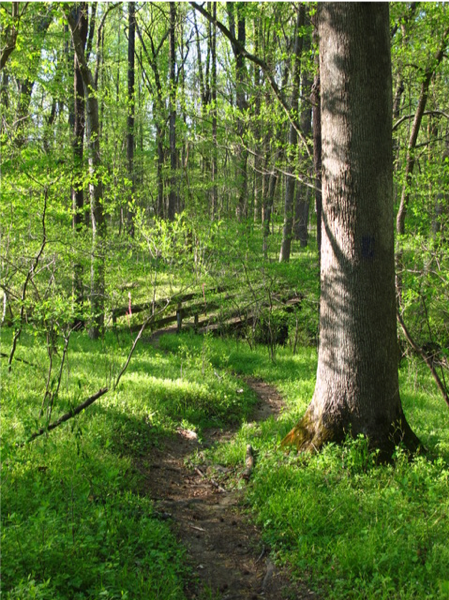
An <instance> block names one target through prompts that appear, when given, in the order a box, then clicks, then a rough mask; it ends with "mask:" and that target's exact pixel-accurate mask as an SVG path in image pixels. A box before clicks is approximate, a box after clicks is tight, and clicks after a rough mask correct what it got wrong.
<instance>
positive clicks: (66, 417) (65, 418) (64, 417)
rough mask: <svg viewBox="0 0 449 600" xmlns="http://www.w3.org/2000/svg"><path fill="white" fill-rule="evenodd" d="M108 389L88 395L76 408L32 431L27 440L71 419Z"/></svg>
mask: <svg viewBox="0 0 449 600" xmlns="http://www.w3.org/2000/svg"><path fill="white" fill-rule="evenodd" d="M108 391H109V388H101V390H98V392H97V393H96V394H94V395H93V396H90V397H89V398H87V400H85V401H84V402H82V403H81V404H78V406H77V407H76V408H74V409H73V410H71V411H69V412H67V413H65V414H64V415H62V417H60V418H59V419H58V420H57V421H55V422H54V423H50V425H48V427H42V428H41V429H39V431H36V432H35V433H33V434H32V435H31V436H30V437H29V438H28V440H27V442H28V443H29V442H32V441H33V440H35V439H36V438H37V437H39V436H41V435H43V434H44V433H46V432H47V431H51V430H52V429H55V428H56V427H59V425H61V424H62V423H65V422H66V421H68V420H69V419H72V418H73V417H75V416H76V415H78V414H79V413H80V412H82V411H83V410H84V409H85V408H87V407H88V406H90V405H91V404H93V403H94V402H95V400H98V398H101V396H104V394H106V392H108Z"/></svg>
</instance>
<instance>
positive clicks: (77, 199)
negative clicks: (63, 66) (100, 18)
mask: <svg viewBox="0 0 449 600" xmlns="http://www.w3.org/2000/svg"><path fill="white" fill-rule="evenodd" d="M73 16H74V19H75V20H76V22H77V27H78V29H79V32H80V38H81V44H82V46H83V48H85V46H86V40H87V4H86V3H85V2H80V3H79V4H77V5H76V7H75V8H74V15H73ZM73 91H74V101H73V141H72V149H73V162H74V165H73V173H74V179H75V180H74V182H73V184H72V227H73V231H74V232H75V234H77V233H79V232H80V230H81V229H82V226H83V222H84V189H83V185H82V183H81V181H82V168H83V157H84V125H85V123H84V121H85V99H84V85H83V78H82V76H81V71H80V68H79V63H78V59H77V57H76V54H75V55H74V56H73ZM73 297H74V299H75V305H76V306H77V307H78V308H80V309H81V307H82V304H83V301H84V290H83V268H82V265H81V264H79V263H76V264H74V265H73ZM75 324H76V325H78V326H79V327H81V326H84V320H83V318H82V317H81V316H77V317H76V322H75Z"/></svg>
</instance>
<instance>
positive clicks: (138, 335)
mask: <svg viewBox="0 0 449 600" xmlns="http://www.w3.org/2000/svg"><path fill="white" fill-rule="evenodd" d="M169 304H170V300H167V302H166V304H165V306H164V307H163V308H161V310H160V311H159V312H157V313H154V315H150V316H149V317H148V318H147V319H145V321H144V322H143V325H142V327H141V328H140V331H139V333H138V334H137V335H136V339H135V340H134V342H133V345H132V347H131V350H130V351H129V354H128V358H127V359H126V362H125V364H124V365H123V367H122V369H121V371H120V373H119V374H118V375H117V379H116V380H115V383H114V390H115V389H116V387H117V386H118V384H119V381H120V379H121V377H122V375H123V374H124V372H125V371H126V369H127V368H128V365H129V362H130V360H131V357H132V355H133V353H134V350H135V348H136V346H137V342H138V341H139V340H140V338H141V336H142V333H143V332H144V331H145V328H146V327H147V325H148V323H150V321H154V319H155V318H156V317H157V316H158V315H160V314H161V313H162V312H164V310H165V309H166V308H167V306H168V305H169Z"/></svg>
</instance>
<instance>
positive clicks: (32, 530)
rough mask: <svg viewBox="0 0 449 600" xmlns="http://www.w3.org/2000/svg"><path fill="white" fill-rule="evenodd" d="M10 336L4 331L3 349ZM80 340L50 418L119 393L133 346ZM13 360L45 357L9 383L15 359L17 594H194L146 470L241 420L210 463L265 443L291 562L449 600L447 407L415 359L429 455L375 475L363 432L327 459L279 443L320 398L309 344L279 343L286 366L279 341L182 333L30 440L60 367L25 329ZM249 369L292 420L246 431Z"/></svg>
mask: <svg viewBox="0 0 449 600" xmlns="http://www.w3.org/2000/svg"><path fill="white" fill-rule="evenodd" d="M9 343H10V333H9V331H8V330H3V332H2V349H4V350H6V349H7V348H8V347H9ZM70 344H71V347H70V354H69V359H68V363H67V368H66V370H65V371H64V376H63V379H62V382H61V388H60V392H59V396H58V398H57V404H56V405H55V407H54V409H53V412H54V417H53V418H57V416H59V414H61V413H63V412H66V411H67V410H69V409H70V407H71V406H75V405H77V404H78V403H79V402H80V401H82V400H83V399H84V398H85V397H87V396H89V395H90V394H92V393H93V392H95V391H96V390H97V389H99V388H100V387H102V386H104V385H110V384H111V382H112V381H113V380H114V379H115V376H116V374H117V372H118V371H119V369H120V366H121V364H123V361H124V360H125V358H126V355H127V351H128V349H129V347H130V344H131V336H130V335H129V334H128V333H126V332H121V333H119V334H118V336H117V335H113V334H112V333H110V334H107V335H106V337H105V338H104V340H103V341H101V342H96V343H93V342H91V341H89V340H88V339H87V336H86V335H84V334H73V337H72V339H71V342H70ZM16 357H17V358H18V359H23V360H26V361H28V363H32V364H27V363H25V362H22V361H20V360H15V361H14V364H13V369H12V372H11V373H8V372H7V368H6V360H2V364H1V369H2V371H1V377H2V379H1V384H2V415H1V419H2V438H3V439H2V447H3V471H2V534H1V535H2V551H3V561H2V563H3V564H2V571H3V572H2V589H3V592H4V593H5V597H6V598H8V599H12V598H23V599H25V598H45V599H47V598H61V599H62V598H79V599H81V598H111V599H112V598H126V597H128V598H136V599H138V598H142V599H143V598H150V599H153V598H161V599H162V598H164V599H165V598H173V599H179V600H182V599H183V598H184V597H185V596H184V593H185V592H184V590H185V584H186V582H187V581H188V580H189V579H190V578H191V573H190V571H189V568H188V567H187V566H186V565H187V562H186V560H185V558H186V557H185V554H184V552H183V550H182V548H181V547H180V545H179V544H178V543H177V541H176V539H175V538H174V537H173V534H172V533H171V531H170V528H169V526H168V525H167V523H166V522H165V521H161V520H160V519H159V518H158V513H157V511H155V509H154V507H153V505H152V503H151V501H150V500H149V499H148V498H147V497H145V494H144V493H143V491H142V485H141V481H140V478H139V474H138V473H137V472H136V471H135V469H134V468H133V459H135V458H136V457H139V456H144V455H145V454H146V453H147V452H148V451H149V450H150V449H151V448H153V447H154V446H155V445H158V444H159V443H160V441H161V440H162V438H163V437H164V436H167V435H171V434H172V433H173V432H174V431H175V430H176V429H177V428H178V427H182V428H185V429H190V430H195V431H196V432H197V434H198V436H199V437H200V439H201V435H202V432H203V431H204V429H205V428H207V427H216V428H219V427H222V426H225V425H227V424H230V423H234V424H236V425H237V426H238V427H239V428H238V431H237V433H236V436H235V438H234V439H233V441H231V442H229V441H227V442H226V443H225V444H221V445H217V446H215V447H213V448H212V449H210V450H208V451H207V452H206V453H205V456H206V459H207V460H210V461H211V462H213V463H214V464H221V465H224V466H235V465H237V464H241V462H242V457H244V454H245V449H246V445H247V444H248V443H250V444H251V445H252V446H253V448H254V451H255V456H256V466H255V469H254V473H253V477H252V479H251V481H250V483H249V485H248V486H247V492H246V496H245V505H246V508H247V510H248V512H249V514H250V515H251V518H253V519H254V520H255V522H257V523H258V524H259V525H260V526H261V529H262V531H263V536H264V539H265V543H266V544H267V545H269V546H270V547H271V548H272V551H273V553H274V556H275V557H276V559H277V560H278V561H279V563H280V564H284V565H289V567H290V568H291V569H292V570H293V573H294V574H295V575H296V576H297V577H298V578H300V579H303V580H304V581H306V582H307V585H308V586H309V587H310V588H312V589H315V590H316V591H317V592H318V593H320V594H321V595H322V597H326V598H345V599H346V598H367V599H368V598H369V599H371V598H373V599H374V598H398V599H399V598H401V599H403V598H405V599H412V598H435V599H437V598H438V599H440V598H448V597H449V579H448V575H447V565H448V564H449V554H448V549H447V539H448V534H449V526H448V519H447V513H448V508H449V500H448V498H449V494H448V492H449V467H448V462H449V428H448V426H447V409H446V407H445V405H444V403H443V402H442V400H441V399H440V397H439V396H438V395H437V393H436V392H435V391H434V384H433V382H432V381H431V380H430V379H429V378H428V376H427V373H426V372H425V370H423V369H422V367H421V366H420V365H419V364H418V363H416V362H413V361H412V360H409V361H404V363H403V366H402V369H401V394H402V398H403V402H404V408H405V411H406V413H407V418H408V419H409V420H410V422H411V424H412V426H413V428H414V429H415V431H416V432H417V433H418V435H419V436H420V437H421V439H422V441H423V442H424V443H425V444H426V446H427V447H428V448H429V450H430V454H429V456H419V457H416V458H415V459H414V460H412V461H410V460H409V459H408V457H407V456H406V455H405V454H404V453H403V452H402V451H401V450H400V449H398V452H397V454H396V456H395V458H394V461H393V462H392V463H391V464H389V465H381V466H378V465H376V461H375V457H373V456H372V455H370V453H369V452H368V450H367V447H366V442H365V440H364V439H357V440H349V439H348V441H347V443H346V444H345V445H344V446H343V447H335V446H329V447H327V448H326V449H325V451H324V452H322V453H321V454H318V455H315V456H312V455H306V456H302V455H297V454H296V453H290V454H289V453H286V452H285V451H284V450H281V449H280V447H279V442H280V440H281V439H282V437H283V436H284V435H285V434H286V433H287V432H288V431H289V429H290V428H291V427H292V425H293V424H294V423H295V422H296V420H297V419H298V417H299V416H300V414H301V413H302V412H303V411H304V409H305V407H306V406H307V403H308V402H309V400H310V397H311V395H312V393H313V389H314V377H315V371H316V353H315V350H314V349H313V348H310V347H300V348H298V349H297V352H296V353H295V354H294V353H293V352H292V348H291V347H289V346H287V347H285V348H280V347H278V348H277V350H276V356H275V361H273V356H272V354H271V353H270V351H269V350H268V349H267V347H264V346H254V345H253V344H251V347H250V345H249V344H248V343H246V342H245V341H243V340H240V341H238V340H230V339H216V338H211V337H210V336H194V335H179V336H174V335H170V336H163V337H161V338H160V340H159V346H158V347H157V348H155V347H153V346H152V345H150V344H145V343H142V344H141V345H140V346H138V347H137V350H136V353H135V355H134V356H133V359H132V361H131V363H130V366H129V369H128V371H127V372H126V374H125V375H124V377H123V378H122V380H121V382H120V384H119V386H118V388H117V389H116V390H115V391H112V390H111V391H110V392H109V393H108V394H106V395H105V396H104V397H103V398H102V399H101V400H99V401H97V403H96V404H94V405H92V406H91V407H90V408H89V409H88V410H86V411H85V412H84V413H83V414H81V415H80V416H79V417H77V418H76V419H73V420H71V421H69V422H68V423H66V424H64V425H63V426H61V427H59V428H57V429H56V430H54V431H53V432H51V433H50V434H49V435H48V437H47V436H42V437H41V438H39V439H36V440H35V441H34V442H33V443H31V444H25V445H23V446H21V445H20V444H23V442H25V441H26V439H27V438H28V437H29V435H30V434H31V433H32V432H33V431H35V430H36V429H37V428H38V427H39V426H41V425H42V422H41V421H39V420H38V418H37V416H38V414H39V409H40V406H41V403H42V398H43V393H44V390H45V385H46V375H47V371H46V368H45V367H46V364H47V361H48V357H47V355H46V350H45V347H44V345H43V344H42V343H41V341H40V340H39V339H38V338H35V337H34V336H31V335H27V334H26V333H24V334H23V336H22V338H21V343H20V347H19V348H18V350H17V353H16ZM58 359H59V360H60V357H59V356H58V355H56V356H55V358H54V360H55V361H57V360H58ZM56 367H57V365H56ZM56 367H55V372H56V370H57V369H56ZM242 375H243V376H251V377H258V378H262V379H264V380H265V381H267V382H269V383H271V384H273V385H275V386H276V387H277V389H278V390H279V391H280V393H281V394H282V396H283V398H284V399H285V403H286V408H285V410H284V412H283V414H282V415H281V416H280V417H279V418H278V420H277V421H275V420H274V419H268V420H266V421H263V422H261V423H258V424H254V423H248V416H249V415H250V413H251V407H252V406H253V405H254V402H255V400H256V398H255V395H254V393H253V392H252V391H251V390H250V389H249V388H248V387H247V386H245V385H244V383H242V380H241V379H240V378H237V376H239V377H240V376H242ZM236 390H238V391H239V393H236ZM239 424H240V425H239ZM197 460H200V459H199V458H197ZM235 485H236V486H237V485H241V482H240V483H238V482H237V481H236V482H235Z"/></svg>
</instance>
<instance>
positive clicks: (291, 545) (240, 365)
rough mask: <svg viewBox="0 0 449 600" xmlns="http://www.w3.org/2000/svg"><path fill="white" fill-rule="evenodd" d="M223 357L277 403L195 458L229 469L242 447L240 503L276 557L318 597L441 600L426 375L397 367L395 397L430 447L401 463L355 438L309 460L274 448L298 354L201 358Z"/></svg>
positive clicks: (299, 379) (306, 355)
mask: <svg viewBox="0 0 449 600" xmlns="http://www.w3.org/2000/svg"><path fill="white" fill-rule="evenodd" d="M311 354H312V355H311ZM223 357H226V359H225V360H226V362H227V364H228V365H229V366H230V367H231V368H232V369H233V370H236V371H237V372H242V373H245V374H246V375H249V374H251V375H252V376H256V377H257V376H260V375H262V374H263V377H264V379H265V380H267V381H270V382H272V383H274V384H276V386H277V387H278V389H279V390H280V391H281V392H282V394H283V396H284V399H285V402H286V405H287V406H286V409H285V410H284V412H283V413H282V414H281V416H280V417H279V419H278V421H274V420H272V419H269V420H268V421H266V422H264V423H261V424H256V425H255V424H252V426H248V425H245V426H243V427H242V428H241V430H240V431H239V433H238V434H237V436H236V438H235V440H234V441H233V443H232V444H229V443H226V444H224V445H222V446H217V447H216V448H214V449H212V450H211V451H210V452H209V453H206V459H207V460H208V461H209V462H210V463H212V464H217V463H219V464H222V465H227V466H232V467H235V466H236V465H239V464H240V465H242V464H243V461H244V456H245V449H246V445H247V444H251V445H252V446H253V448H254V451H255V453H256V467H255V471H254V475H253V478H252V480H251V483H250V485H249V487H248V492H247V495H246V504H247V507H248V510H249V511H250V513H251V515H252V517H253V518H254V520H255V521H256V523H258V524H259V525H260V526H261V529H262V534H263V537H264V539H265V542H266V543H267V544H268V545H269V546H270V547H271V548H272V550H273V552H274V553H275V555H276V557H277V560H278V561H279V562H281V563H287V564H289V565H290V567H292V568H293V571H294V573H296V574H297V576H298V577H300V578H301V579H305V580H306V581H307V585H309V586H311V587H312V588H313V589H315V590H317V591H318V592H319V593H321V594H322V595H323V596H324V597H326V598H367V599H368V598H369V599H374V598H398V599H399V598H401V600H402V599H404V598H406V599H408V598H410V599H412V598H423V597H426V598H435V599H437V598H438V599H439V598H445V597H446V596H447V586H448V581H447V568H446V565H447V561H448V559H449V556H448V553H447V548H446V542H445V540H446V538H447V535H448V533H449V531H448V527H447V518H446V516H447V511H448V508H449V506H448V488H449V429H448V427H447V426H443V427H442V426H441V424H442V423H446V422H447V415H446V412H447V411H446V408H445V405H444V403H443V402H442V400H441V398H440V397H439V396H438V394H437V391H436V390H435V388H434V384H433V382H432V380H431V379H430V377H429V375H428V373H427V372H426V371H425V370H423V368H422V367H418V369H417V364H416V362H413V361H412V362H406V363H405V364H404V367H403V369H402V371H401V395H402V399H403V404H404V410H405V411H406V415H407V419H409V420H410V422H411V424H412V427H413V428H414V430H415V431H416V432H417V434H418V436H419V437H420V438H421V440H422V441H423V442H424V444H425V445H426V446H427V447H428V448H429V449H430V451H431V454H430V455H429V456H417V457H415V458H414V459H413V460H410V457H409V456H407V455H406V454H405V453H404V452H403V451H402V450H401V449H400V448H398V449H397V453H396V455H395V457H394V459H393V461H392V462H391V464H384V465H378V464H377V463H378V461H377V459H376V455H375V454H371V453H370V452H369V450H368V445H367V442H366V439H365V438H363V437H359V438H357V439H352V438H351V437H348V439H347V441H346V442H345V444H343V445H342V446H336V445H328V446H327V447H325V449H324V450H323V452H321V453H319V454H314V455H311V454H307V455H303V454H300V455H297V454H296V453H291V454H285V452H284V451H281V450H280V449H279V446H278V444H279V442H280V441H281V439H282V437H283V435H285V433H287V431H289V430H290V428H291V426H292V424H294V423H295V422H296V421H297V419H298V414H299V413H302V412H303V411H304V410H305V408H306V406H307V404H308V401H309V399H310V396H311V394H312V392H313V389H314V375H315V370H314V369H315V366H316V357H314V356H313V353H311V351H310V350H309V349H305V348H302V349H300V351H299V353H298V354H297V355H295V356H292V354H291V351H290V350H289V349H288V348H287V349H279V350H278V357H277V361H276V363H275V364H273V363H272V362H270V361H269V358H268V356H267V355H266V353H265V352H264V350H263V348H259V349H258V350H257V351H253V352H251V351H249V350H248V349H247V348H246V347H244V346H243V345H242V344H241V343H240V344H238V343H237V342H229V341H227V342H220V344H218V343H217V347H216V350H215V358H214V359H213V360H214V361H216V364H220V365H222V364H223V362H224V358H223ZM228 485H229V482H228ZM236 485H238V482H237V481H236Z"/></svg>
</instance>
